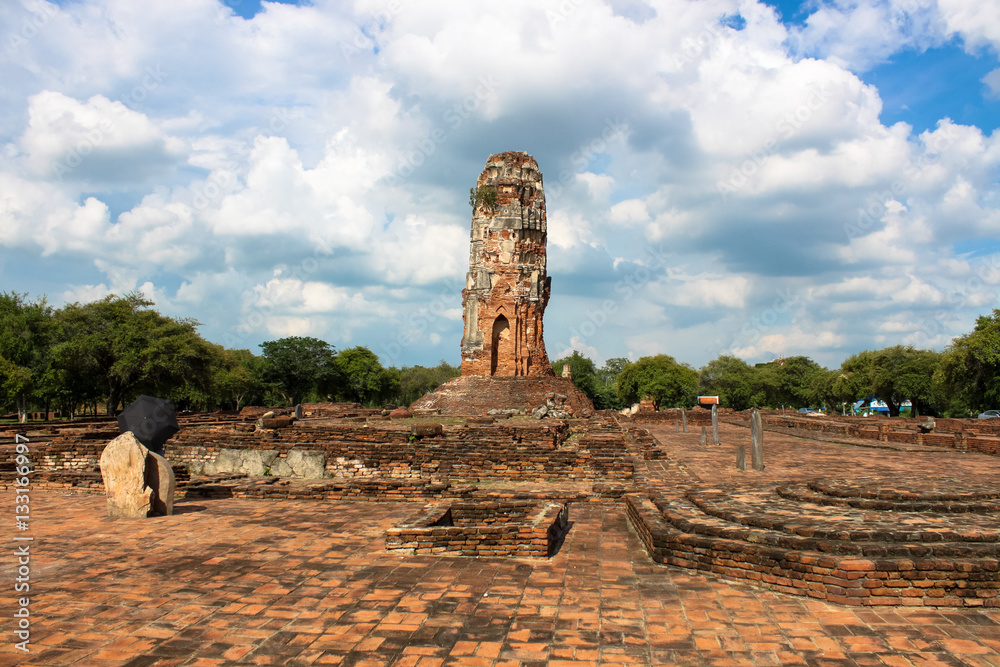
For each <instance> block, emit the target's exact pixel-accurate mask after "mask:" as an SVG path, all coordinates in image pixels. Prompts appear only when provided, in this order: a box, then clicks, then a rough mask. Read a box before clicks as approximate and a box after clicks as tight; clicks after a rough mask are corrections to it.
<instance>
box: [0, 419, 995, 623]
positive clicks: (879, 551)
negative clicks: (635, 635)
mask: <svg viewBox="0 0 1000 667" xmlns="http://www.w3.org/2000/svg"><path fill="white" fill-rule="evenodd" d="M309 412H310V413H311V415H310V416H307V417H306V418H305V419H302V420H300V421H296V422H294V423H293V424H292V425H291V426H289V427H287V428H279V429H258V428H256V427H255V418H254V415H250V414H248V415H247V416H246V417H241V416H239V415H234V414H230V415H197V416H191V417H182V419H181V426H182V429H181V431H180V432H179V433H178V434H177V435H175V436H174V437H173V438H171V440H169V441H168V442H167V445H166V448H165V449H166V454H167V459H168V460H169V461H170V462H171V463H172V464H174V465H175V466H178V469H179V472H180V473H181V474H180V475H179V477H178V482H179V488H178V496H179V498H181V499H183V498H188V499H201V498H213V497H237V498H259V499H262V500H264V499H283V498H296V499H315V500H359V501H362V500H363V501H386V500H393V501H410V502H420V503H427V502H428V501H432V502H434V503H435V505H434V507H435V509H434V510H433V511H434V512H438V515H437V518H433V520H432V521H431V523H434V522H435V521H438V520H439V519H441V517H443V516H444V515H445V514H446V512H447V509H448V508H451V514H450V517H451V519H450V520H451V523H452V524H453V525H451V526H447V525H445V524H447V523H448V521H447V520H445V519H441V522H440V523H438V525H434V526H432V525H424V523H426V520H427V519H428V516H429V515H427V514H426V513H423V514H421V517H422V518H421V517H417V518H415V519H414V520H413V521H411V522H409V523H408V524H407V525H405V526H398V527H397V528H396V529H393V530H394V531H402V532H399V533H398V535H397V533H395V532H390V534H389V536H390V537H391V539H389V542H390V543H391V544H393V545H396V546H398V547H399V548H403V549H431V550H434V549H438V550H443V549H449V550H454V551H455V552H456V553H462V552H463V551H464V552H465V553H471V552H472V550H473V549H475V551H476V554H477V555H487V554H488V555H493V556H497V555H518V556H520V555H525V554H528V551H526V550H530V549H532V548H534V549H535V551H532V552H531V555H541V553H542V542H543V541H544V549H545V553H551V545H552V544H553V539H554V538H553V536H552V535H553V534H552V533H550V529H552V526H553V525H554V523H556V522H555V520H554V519H553V520H552V521H550V518H552V517H550V514H551V512H549V510H548V509H546V508H549V507H550V504H551V503H555V505H556V506H558V507H562V506H563V505H565V504H566V503H573V502H615V503H617V502H624V505H625V508H626V511H627V515H628V517H629V520H630V522H631V524H632V525H633V527H634V528H635V530H636V533H637V534H638V536H639V537H640V539H641V541H642V543H643V544H644V546H645V548H646V549H647V550H648V552H649V554H650V556H651V557H652V558H653V560H654V561H656V562H658V563H663V564H666V565H672V566H678V567H684V568H688V569H693V570H699V571H704V572H707V573H712V574H715V575H718V576H723V577H727V578H731V579H740V580H747V581H751V582H756V583H760V584H766V585H769V586H771V587H773V588H774V589H776V590H779V591H782V592H786V593H793V594H796V595H803V596H810V597H814V598H817V599H822V600H827V601H830V602H837V603H841V604H848V605H865V606H874V605H924V606H945V607H947V606H952V607H955V606H984V607H997V606H1000V596H998V595H1000V526H997V524H996V520H995V517H996V516H997V513H998V511H1000V490H997V489H996V487H995V484H994V483H993V482H991V481H990V480H982V479H979V480H974V479H962V478H958V477H955V478H952V477H948V476H946V474H942V475H941V476H939V477H926V476H925V477H918V476H912V477H911V478H908V479H904V480H900V479H892V478H889V477H883V476H879V475H859V476H856V477H853V478H851V477H844V476H836V475H828V476H817V477H814V478H810V479H803V480H801V481H796V482H788V481H783V482H777V483H767V482H765V481H763V479H764V478H761V477H757V476H754V475H753V474H750V473H748V474H747V475H746V476H745V477H740V478H738V479H739V480H740V481H739V482H738V483H732V484H719V483H713V484H705V483H697V482H695V481H693V480H692V479H691V478H690V476H689V475H687V474H686V473H685V472H684V468H683V466H678V465H676V463H675V462H674V461H673V459H674V453H673V452H672V450H671V447H669V446H667V445H664V444H663V443H662V442H660V441H659V440H658V439H657V438H656V437H655V436H653V435H652V433H651V432H650V431H649V430H647V428H645V427H644V426H643V424H641V423H637V422H636V421H633V420H630V419H628V418H626V417H622V416H620V415H614V414H610V413H608V414H601V415H598V416H596V417H594V418H591V419H588V420H570V421H565V420H562V421H556V420H548V421H539V420H532V419H500V420H497V421H495V422H494V423H476V421H480V422H481V421H489V420H452V421H447V420H446V421H445V422H444V423H441V425H440V428H427V427H426V424H427V423H428V422H427V420H415V419H407V420H402V421H393V420H385V419H383V418H380V417H378V416H377V415H376V414H374V413H375V412H376V411H371V410H369V411H367V413H368V414H367V415H366V414H358V410H351V409H347V408H343V407H341V408H334V407H317V408H316V409H314V410H310V411H309ZM362 412H364V411H363V410H362ZM330 414H339V415H343V416H339V417H329V416H324V415H330ZM654 414H660V413H654ZM704 414H707V411H704V413H702V412H699V411H689V412H688V416H689V420H688V423H689V425H696V426H697V427H698V428H697V429H692V432H691V433H690V434H689V435H688V436H687V437H688V438H689V439H690V440H692V441H694V440H696V439H697V437H698V436H697V434H696V433H694V431H695V430H700V425H701V423H702V420H703V417H704ZM720 414H721V415H722V416H723V417H724V419H725V422H726V423H727V424H729V425H731V426H733V427H736V426H739V425H741V424H742V423H743V418H744V416H743V415H742V414H740V413H731V412H723V411H720ZM348 415H349V416H348ZM666 417H669V415H666ZM369 420H370V421H369ZM779 420H781V417H780V413H779V414H769V415H767V418H766V419H765V423H766V424H768V429H769V430H770V432H772V433H795V434H800V435H802V436H803V437H809V438H813V437H814V436H817V435H819V436H822V437H825V438H827V439H830V440H831V441H832V442H833V443H836V442H839V441H840V440H838V438H840V439H843V438H848V439H849V440H850V441H851V442H852V443H864V442H871V443H873V445H872V446H875V444H877V443H884V446H885V447H910V448H913V447H921V448H924V449H930V450H933V449H935V448H937V449H939V451H945V450H947V449H951V447H952V446H956V447H957V446H961V445H962V444H966V445H970V446H976V447H977V448H979V449H980V451H983V452H988V451H992V450H991V448H990V447H986V446H982V443H983V442H985V441H987V440H989V441H995V440H998V439H1000V438H997V437H996V435H998V434H997V431H998V430H1000V424H994V423H992V422H986V421H985V420H937V428H936V432H935V435H936V436H938V437H937V438H936V439H934V440H932V441H930V442H927V441H926V438H925V443H924V444H899V443H896V442H895V439H893V438H890V437H889V435H890V434H892V433H901V432H903V431H904V430H909V428H910V427H912V426H913V425H914V424H915V423H917V422H918V421H919V420H913V422H910V421H908V420H887V419H880V420H867V421H864V420H858V421H859V422H863V423H856V424H855V423H853V422H852V423H847V422H844V423H841V424H837V423H835V422H833V421H829V422H825V421H822V420H820V419H809V418H797V417H796V418H785V419H784V421H780V422H779ZM662 421H665V422H667V423H670V422H672V421H673V420H672V419H668V418H665V419H663V420H662ZM414 424H424V425H425V426H424V427H422V428H420V429H414ZM844 424H847V427H849V428H850V429H853V432H854V433H856V434H862V433H866V432H870V431H872V430H874V431H875V432H876V433H881V434H882V435H883V436H885V440H875V439H872V438H870V437H868V436H866V435H861V436H860V437H857V436H845V435H842V434H841V432H840V430H839V429H841V428H842V427H843V426H844ZM873 425H874V426H877V427H879V428H874V429H873ZM896 428H898V429H900V430H891V429H896ZM945 428H954V429H957V430H956V431H955V432H948V431H944V430H943V429H945ZM824 429H825V430H824ZM667 430H668V431H669V432H671V433H672V432H673V428H672V426H671V427H670V428H668V429H667ZM415 431H417V432H421V433H431V434H432V435H428V436H421V437H416V436H414V432H415ZM16 432H21V433H23V431H22V430H20V429H17V431H16ZM14 433H15V429H14V428H12V427H6V428H4V429H2V430H0V442H4V443H12V442H13V441H14V437H13V436H14ZM987 433H989V434H990V435H987ZM117 434H118V431H117V427H116V425H115V424H114V423H113V422H111V421H110V420H105V421H103V422H102V421H100V420H97V421H91V422H83V423H72V422H71V423H50V424H39V425H35V426H34V427H33V429H32V430H30V431H28V433H27V435H28V437H29V438H30V440H31V442H32V447H33V449H32V460H33V463H34V465H35V466H36V472H35V473H34V474H33V476H32V484H33V486H34V488H36V489H44V488H49V489H56V490H60V491H89V492H92V493H103V487H102V485H101V480H100V473H99V472H98V471H97V470H98V469H97V461H98V459H99V456H100V453H101V451H102V450H103V447H104V445H105V444H106V443H107V442H108V441H109V440H110V439H112V438H113V437H115V436H116V435H117ZM924 435H925V436H926V434H924ZM678 437H684V436H683V434H680V435H678ZM949 438H950V439H949ZM946 440H947V441H948V444H946V445H936V444H933V443H936V442H939V441H940V442H944V441H946ZM952 443H954V444H952ZM224 451H227V452H233V451H244V452H246V451H254V452H270V453H272V454H273V455H274V458H273V459H269V460H271V461H272V463H273V461H274V460H276V459H281V458H288V457H289V456H291V455H293V454H294V453H295V452H311V453H314V454H316V455H318V456H321V457H322V460H323V470H324V473H323V474H324V478H322V479H301V480H297V479H294V478H279V477H274V476H267V475H266V474H264V473H263V471H257V472H256V473H253V472H250V473H235V472H230V473H218V472H216V473H213V474H211V475H199V474H198V472H197V471H198V470H199V466H201V468H200V469H202V470H204V468H205V466H206V464H208V463H210V462H212V461H214V460H217V459H218V458H219V456H220V454H221V453H222V452H224ZM861 451H865V449H864V448H862V450H861ZM654 463H655V464H657V465H659V466H667V468H668V469H669V470H672V471H673V472H671V473H670V474H669V475H668V476H666V477H663V476H660V477H657V473H654V472H653V470H652V468H651V466H652V465H653V464H654ZM671 466H672V467H671ZM188 471H190V472H191V474H190V479H188V475H187V472H188ZM14 476H15V475H14V447H13V445H11V444H4V445H0V488H4V489H8V490H9V489H10V488H12V485H13V478H14ZM529 508H531V509H529ZM428 511H430V510H428ZM553 511H555V510H553ZM530 512H542V515H538V516H542V517H543V518H542V519H539V521H540V523H538V522H535V518H531V519H530V521H529V518H528V517H529V516H531V517H535V515H531V514H530ZM545 512H549V514H545ZM477 513H478V514H477ZM556 514H558V512H556ZM553 516H554V515H553ZM421 522H424V523H421ZM525 522H528V523H527V524H526V523H525ZM518 523H520V525H519V526H518V528H517V534H518V536H521V537H517V538H515V537H514V533H513V526H514V525H515V524H518ZM543 527H544V529H545V530H544V534H545V537H544V538H543V537H542V528H543ZM557 527H558V526H557ZM406 531H409V532H406ZM414 531H415V532H414ZM421 531H422V532H421ZM441 531H444V532H441ZM522 531H523V532H522ZM529 534H530V535H531V537H530V538H527V537H524V536H527V535H529ZM418 536H421V537H420V539H417V538H418ZM428 536H429V537H428ZM396 537H399V540H398V541H396ZM438 537H440V538H441V540H437V539H431V538H438ZM522 537H523V539H524V540H526V542H524V544H529V545H531V546H530V547H529V546H523V544H522V542H518V541H517V540H519V539H522ZM445 538H447V539H445ZM387 539H388V538H387ZM432 552H433V551H432Z"/></svg>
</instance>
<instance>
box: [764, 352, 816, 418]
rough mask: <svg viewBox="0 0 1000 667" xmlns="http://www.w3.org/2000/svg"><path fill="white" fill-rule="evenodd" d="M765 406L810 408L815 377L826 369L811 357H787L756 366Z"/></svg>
mask: <svg viewBox="0 0 1000 667" xmlns="http://www.w3.org/2000/svg"><path fill="white" fill-rule="evenodd" d="M755 369H756V371H757V378H758V380H759V382H760V386H761V390H762V391H763V392H764V395H765V399H764V401H765V405H767V406H768V407H772V408H777V407H780V406H782V405H790V406H799V407H808V404H809V402H810V399H811V398H812V397H811V395H810V391H809V387H810V386H811V384H812V379H813V376H814V375H815V374H816V373H819V372H823V371H824V370H825V369H824V368H823V367H822V366H820V365H819V364H817V363H816V362H815V361H813V360H812V359H810V358H809V357H802V356H797V357H787V358H785V359H781V360H778V361H772V362H770V363H764V364H757V365H756V366H755Z"/></svg>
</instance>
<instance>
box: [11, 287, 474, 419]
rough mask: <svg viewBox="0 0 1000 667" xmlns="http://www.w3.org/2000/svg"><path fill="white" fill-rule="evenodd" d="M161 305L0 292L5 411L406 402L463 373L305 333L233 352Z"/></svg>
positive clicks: (135, 297) (128, 298)
mask: <svg viewBox="0 0 1000 667" xmlns="http://www.w3.org/2000/svg"><path fill="white" fill-rule="evenodd" d="M153 305H154V304H153V303H152V302H151V301H149V300H148V299H146V298H144V297H143V296H142V295H140V294H135V293H132V294H126V295H124V296H115V295H109V296H107V297H105V298H103V299H99V300H97V301H93V302H90V303H86V304H79V303H73V304H69V305H67V306H64V307H63V308H59V309H54V308H52V307H51V306H49V305H48V304H47V303H46V301H45V299H44V298H41V299H35V300H29V299H28V295H26V294H17V293H13V292H11V293H0V410H3V411H4V412H6V411H8V410H12V409H15V410H17V413H18V419H19V421H21V422H22V423H23V422H24V421H25V420H26V417H27V414H28V413H29V412H33V411H42V412H46V413H48V412H50V411H53V410H55V411H59V412H60V413H62V414H64V415H67V416H71V417H72V416H79V415H81V414H95V415H96V414H97V412H98V410H97V407H98V405H102V406H103V407H104V412H105V413H106V414H115V413H116V412H117V411H118V410H119V409H121V408H123V407H124V406H125V405H127V404H128V403H129V402H131V401H132V400H134V399H135V398H136V397H137V396H139V395H140V394H150V395H155V396H160V397H163V398H168V399H170V400H172V401H173V402H174V404H175V405H176V406H177V407H178V408H179V409H191V410H216V409H225V410H239V409H240V408H241V407H243V406H245V405H295V404H297V403H303V402H308V401H327V400H333V401H351V402H358V403H362V404H366V405H379V404H384V403H390V402H391V403H396V404H405V405H408V404H409V403H411V402H413V401H415V400H416V399H417V398H419V397H420V396H422V395H423V394H425V393H426V392H428V391H431V390H433V389H434V388H435V387H437V386H438V385H439V384H441V383H442V382H445V381H447V380H448V379H450V378H452V377H456V376H458V375H459V374H460V371H459V369H458V368H456V367H454V366H450V365H449V364H447V363H446V362H444V361H442V362H441V363H440V364H439V365H438V366H435V367H431V368H427V367H423V366H412V367H404V368H401V369H397V368H385V367H383V366H382V364H381V363H380V362H379V359H378V356H377V355H376V354H375V353H374V352H372V351H371V350H369V349H368V348H366V347H363V346H358V347H352V348H349V349H346V350H341V351H339V352H338V351H337V350H336V349H335V348H334V347H333V346H331V345H329V344H328V343H326V342H325V341H322V340H319V339H317V338H310V337H302V336H292V337H288V338H282V339H279V340H272V341H267V342H265V343H263V344H261V346H260V347H261V349H262V354H259V355H257V354H254V353H253V352H251V351H250V350H238V349H226V348H224V347H222V346H221V345H217V344H215V343H211V342H209V341H207V340H205V339H204V338H202V337H201V335H200V334H199V333H198V332H197V326H198V322H196V321H194V320H190V319H174V318H170V317H166V316H164V315H161V314H160V313H158V312H156V311H155V310H153V309H152V308H151V306H153Z"/></svg>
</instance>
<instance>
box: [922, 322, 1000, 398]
mask: <svg viewBox="0 0 1000 667" xmlns="http://www.w3.org/2000/svg"><path fill="white" fill-rule="evenodd" d="M935 380H936V383H937V385H938V386H939V387H941V388H942V389H943V390H944V391H946V392H947V393H948V394H950V395H951V396H953V397H957V398H958V399H959V401H960V404H961V405H964V406H967V409H971V410H972V411H974V412H982V411H983V410H992V409H997V406H1000V309H994V310H993V314H992V315H982V316H980V317H979V318H977V320H976V326H975V327H974V328H973V330H972V331H971V332H970V333H967V334H965V335H964V336H959V337H958V338H955V339H954V340H953V341H952V342H951V345H949V346H948V348H947V349H946V350H945V352H944V354H943V355H942V358H941V363H940V370H939V371H938V375H937V376H936V378H935ZM952 410H953V411H958V410H956V408H955V407H954V406H953V407H952Z"/></svg>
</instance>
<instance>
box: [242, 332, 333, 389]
mask: <svg viewBox="0 0 1000 667" xmlns="http://www.w3.org/2000/svg"><path fill="white" fill-rule="evenodd" d="M260 347H261V349H262V350H264V360H265V364H264V369H263V370H264V373H263V375H264V379H265V380H266V381H268V382H270V383H272V384H273V385H274V386H275V388H276V390H277V391H278V392H279V393H280V395H281V397H282V398H283V399H284V400H285V401H287V403H288V405H296V404H298V403H301V402H302V401H303V399H304V398H305V397H306V396H308V395H310V394H312V393H322V394H327V393H334V392H335V391H336V390H337V388H338V387H339V384H340V383H339V382H338V380H339V374H338V367H337V364H336V352H335V350H334V349H333V347H331V346H330V344H329V343H327V342H326V341H322V340H320V339H318V338H312V337H310V336H290V337H288V338H280V339H278V340H269V341H265V342H263V343H261V344H260Z"/></svg>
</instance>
